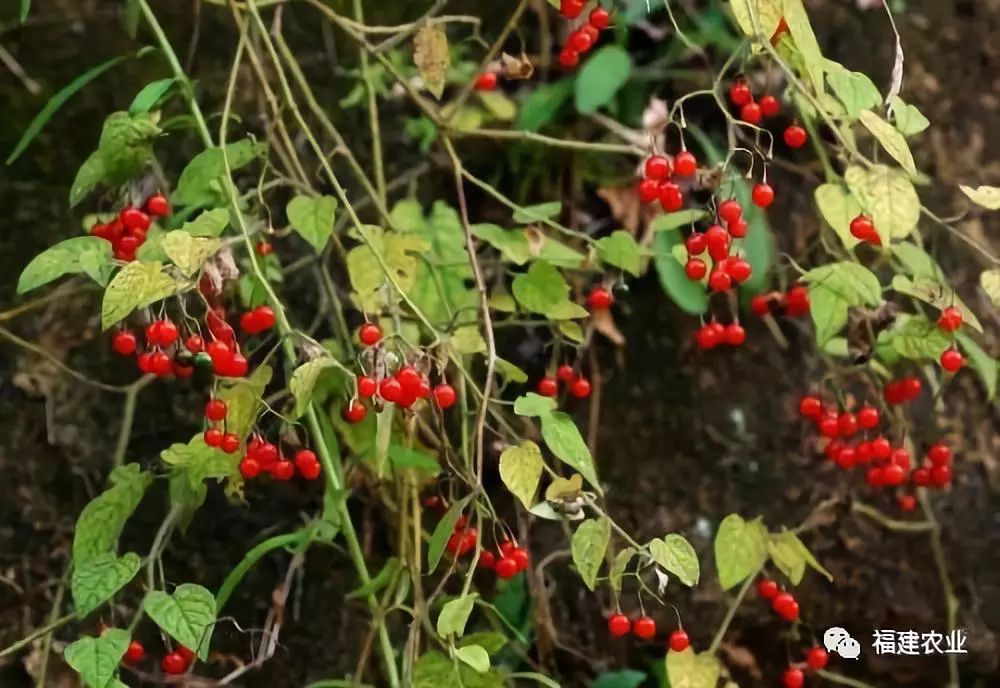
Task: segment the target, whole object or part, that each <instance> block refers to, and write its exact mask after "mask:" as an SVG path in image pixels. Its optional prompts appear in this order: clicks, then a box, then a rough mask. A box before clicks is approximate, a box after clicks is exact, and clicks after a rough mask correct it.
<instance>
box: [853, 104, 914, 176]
mask: <svg viewBox="0 0 1000 688" xmlns="http://www.w3.org/2000/svg"><path fill="white" fill-rule="evenodd" d="M859 119H860V120H861V123H862V124H863V125H865V128H866V129H868V131H870V132H871V133H872V136H874V137H875V138H876V139H878V142H879V143H881V144H882V147H883V148H884V149H885V151H886V153H888V154H889V155H891V156H892V157H893V159H895V161H896V162H898V163H899V164H900V165H901V166H902V168H903V169H904V170H906V171H907V172H909V173H910V174H911V175H914V176H915V175H916V174H917V166H916V164H915V163H914V162H913V153H911V152H910V146H909V145H908V144H907V143H906V139H905V138H903V135H902V134H900V133H899V131H897V130H896V127H894V126H892V125H891V124H889V123H888V122H886V121H885V120H884V119H882V118H881V117H879V116H878V115H876V114H875V113H874V112H872V111H871V110H864V111H862V112H861V114H860V115H859Z"/></svg>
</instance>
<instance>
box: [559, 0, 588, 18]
mask: <svg viewBox="0 0 1000 688" xmlns="http://www.w3.org/2000/svg"><path fill="white" fill-rule="evenodd" d="M585 4H586V0H562V1H561V2H560V3H559V12H560V14H562V16H564V17H566V18H567V19H576V18H577V17H579V16H580V13H581V12H583V6H584V5H585Z"/></svg>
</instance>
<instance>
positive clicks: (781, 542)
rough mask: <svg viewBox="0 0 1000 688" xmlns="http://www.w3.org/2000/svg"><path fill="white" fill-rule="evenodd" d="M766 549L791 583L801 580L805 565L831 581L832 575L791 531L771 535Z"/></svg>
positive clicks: (794, 583) (797, 582) (795, 583)
mask: <svg viewBox="0 0 1000 688" xmlns="http://www.w3.org/2000/svg"><path fill="white" fill-rule="evenodd" d="M767 549H768V552H769V553H770V555H771V561H773V562H774V565H775V566H777V567H778V569H779V570H780V571H781V572H782V573H784V574H785V575H786V576H787V577H788V580H790V581H791V583H792V585H798V584H799V583H801V582H802V576H803V574H804V573H805V570H806V565H809V566H810V567H811V568H813V569H815V570H816V571H818V572H819V573H821V574H823V575H824V576H826V578H827V579H829V580H830V581H831V582H832V581H833V575H832V574H831V573H830V572H829V571H827V570H826V569H825V568H823V566H821V565H820V563H819V562H818V561H816V558H815V557H814V556H813V555H812V552H810V551H809V550H808V549H807V548H806V546H805V545H804V544H802V541H801V540H800V539H799V537H798V536H797V535H796V534H795V533H793V532H791V531H784V532H782V533H779V534H777V535H772V536H771V537H770V538H769V539H768V541H767Z"/></svg>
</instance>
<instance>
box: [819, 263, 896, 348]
mask: <svg viewBox="0 0 1000 688" xmlns="http://www.w3.org/2000/svg"><path fill="white" fill-rule="evenodd" d="M802 281H804V282H807V283H808V284H809V285H810V286H809V311H810V313H811V314H812V318H813V324H814V325H815V326H816V341H817V343H818V344H820V345H821V346H822V345H823V344H825V343H826V342H828V341H829V340H830V339H831V338H832V337H833V336H834V335H836V334H837V333H838V332H840V330H841V328H843V326H844V325H846V324H847V316H848V309H849V308H850V307H851V306H861V305H869V306H877V305H879V304H880V303H882V289H881V285H879V282H878V278H877V277H876V276H875V275H874V274H873V273H872V272H871V271H870V270H868V269H867V268H865V267H864V266H863V265H860V264H858V263H852V262H850V261H843V262H840V263H831V264H829V265H824V266H821V267H818V268H815V269H813V270H810V271H809V272H807V273H806V274H805V275H803V276H802Z"/></svg>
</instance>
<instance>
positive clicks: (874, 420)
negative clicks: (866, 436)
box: [858, 406, 881, 430]
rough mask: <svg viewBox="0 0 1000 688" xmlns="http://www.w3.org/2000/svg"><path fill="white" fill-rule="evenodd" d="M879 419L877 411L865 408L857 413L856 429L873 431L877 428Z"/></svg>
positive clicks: (868, 407) (869, 407)
mask: <svg viewBox="0 0 1000 688" xmlns="http://www.w3.org/2000/svg"><path fill="white" fill-rule="evenodd" d="M880 420H881V417H880V415H879V412H878V409H876V408H872V407H871V406H865V407H864V408H863V409H861V410H860V411H858V427H859V428H861V429H862V430H873V429H874V428H877V427H878V424H879V421H880Z"/></svg>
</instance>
